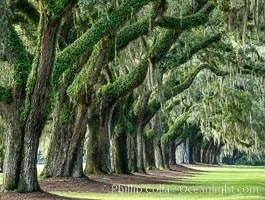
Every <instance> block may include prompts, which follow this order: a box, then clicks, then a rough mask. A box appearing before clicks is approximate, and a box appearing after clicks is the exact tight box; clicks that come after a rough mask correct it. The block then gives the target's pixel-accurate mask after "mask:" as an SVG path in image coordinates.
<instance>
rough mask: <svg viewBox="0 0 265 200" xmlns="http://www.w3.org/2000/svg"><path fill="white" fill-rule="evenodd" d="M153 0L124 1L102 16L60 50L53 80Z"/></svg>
mask: <svg viewBox="0 0 265 200" xmlns="http://www.w3.org/2000/svg"><path fill="white" fill-rule="evenodd" d="M150 1H151V0H142V1H139V0H132V1H128V2H127V3H124V4H123V5H122V6H121V7H119V8H118V9H117V10H115V11H113V12H112V13H111V14H110V15H109V16H104V17H101V18H100V19H99V20H98V21H97V22H96V23H95V24H94V25H93V26H92V27H91V28H90V29H89V30H88V31H87V32H86V33H84V34H83V35H82V36H81V37H80V38H78V39H77V40H76V41H75V42H73V43H72V44H71V45H69V46H67V47H66V48H65V49H64V50H63V51H61V52H59V53H58V55H57V57H56V60H55V65H54V72H53V78H52V79H53V82H54V83H56V81H57V80H58V79H59V77H60V75H61V74H62V73H63V72H64V71H65V69H67V67H69V66H71V65H72V64H73V63H75V62H77V61H78V58H79V57H80V56H81V55H82V54H83V53H84V52H90V51H92V49H93V47H94V45H95V44H96V43H97V42H98V41H99V40H100V39H102V38H103V37H104V36H106V35H107V34H109V33H110V32H112V31H116V30H117V29H118V28H120V26H122V25H123V24H124V23H125V22H126V21H127V19H128V18H129V17H130V16H131V15H132V13H137V12H138V11H139V10H140V9H141V8H142V7H143V6H144V5H146V4H148V3H149V2H150Z"/></svg>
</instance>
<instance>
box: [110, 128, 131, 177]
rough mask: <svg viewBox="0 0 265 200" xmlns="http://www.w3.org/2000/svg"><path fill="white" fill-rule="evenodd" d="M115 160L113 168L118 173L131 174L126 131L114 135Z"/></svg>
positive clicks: (113, 149)
mask: <svg viewBox="0 0 265 200" xmlns="http://www.w3.org/2000/svg"><path fill="white" fill-rule="evenodd" d="M112 151H113V153H112V154H113V161H112V169H113V172H114V173H117V174H129V173H130V171H129V167H128V158H127V135H126V133H125V132H122V133H120V134H115V133H114V136H113V146H112Z"/></svg>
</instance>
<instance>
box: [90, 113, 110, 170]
mask: <svg viewBox="0 0 265 200" xmlns="http://www.w3.org/2000/svg"><path fill="white" fill-rule="evenodd" d="M91 112H92V113H93V114H91V116H90V119H89V121H88V126H89V141H88V145H87V152H88V153H87V160H86V167H85V173H95V174H98V173H111V172H112V169H111V162H112V158H111V151H110V150H111V145H112V144H111V132H112V131H111V125H112V124H111V119H112V112H113V109H110V110H107V111H106V110H105V111H104V112H101V111H97V114H96V113H95V112H96V109H95V110H94V109H92V111H91ZM91 117H92V118H91ZM93 123H96V124H97V125H94V124H93Z"/></svg>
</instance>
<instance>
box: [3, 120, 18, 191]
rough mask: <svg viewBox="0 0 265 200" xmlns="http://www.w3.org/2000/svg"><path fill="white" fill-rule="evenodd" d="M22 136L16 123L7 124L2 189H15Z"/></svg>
mask: <svg viewBox="0 0 265 200" xmlns="http://www.w3.org/2000/svg"><path fill="white" fill-rule="evenodd" d="M9 122H10V121H9ZM17 122H18V121H17ZM22 136H23V133H22V129H21V128H20V127H19V125H18V123H8V124H7V133H6V144H5V145H6V151H5V158H4V165H3V189H4V190H7V191H9V190H15V189H16V187H17V183H18V181H19V170H20V169H19V167H20V161H21V156H22V155H21V148H22V141H23V138H22Z"/></svg>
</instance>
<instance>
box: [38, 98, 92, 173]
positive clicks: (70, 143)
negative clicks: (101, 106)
mask: <svg viewBox="0 0 265 200" xmlns="http://www.w3.org/2000/svg"><path fill="white" fill-rule="evenodd" d="M67 104H70V102H67ZM70 105H71V104H70ZM58 107H60V106H58ZM59 111H61V109H59V108H57V109H56V110H55V115H56V116H55V119H54V120H55V128H54V136H53V138H52V140H51V144H50V148H49V154H48V157H47V162H46V165H45V168H44V171H43V172H42V175H43V176H44V177H82V176H83V166H82V165H83V144H84V139H85V134H86V129H87V128H86V125H87V106H85V105H81V104H78V105H77V106H76V109H75V112H74V116H73V117H72V119H71V120H70V121H67V122H62V116H60V115H61V113H60V112H59ZM67 112H69V111H67Z"/></svg>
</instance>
